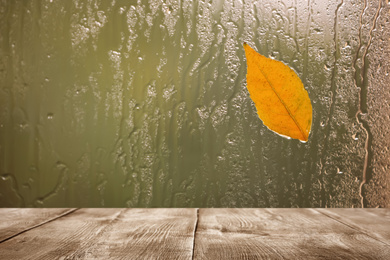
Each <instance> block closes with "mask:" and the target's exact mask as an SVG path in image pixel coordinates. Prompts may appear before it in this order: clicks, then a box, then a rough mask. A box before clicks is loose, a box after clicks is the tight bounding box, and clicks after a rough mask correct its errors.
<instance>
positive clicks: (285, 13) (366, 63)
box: [0, 0, 390, 207]
mask: <svg viewBox="0 0 390 260" xmlns="http://www.w3.org/2000/svg"><path fill="white" fill-rule="evenodd" d="M389 28H390V13H389V4H388V3H387V1H385V0H379V1H369V0H367V1H345V0H344V1H343V0H339V1H336V0H333V1H323V0H306V1H298V0H280V1H273V0H269V1H267V0H263V1H254V0H252V1H250V0H248V1H247V0H226V1H223V0H206V1H187V0H183V1H180V0H177V1H174V0H172V1H170V0H149V1H141V0H139V1H125V0H111V1H98V0H88V1H82V0H73V1H61V0H43V1H38V0H31V1H13V0H3V1H1V2H0V206H2V207H10V206H12V207H19V206H21V207H361V206H362V205H363V206H369V207H375V206H389V205H390V204H389V200H390V193H389V185H390V182H389V180H390V175H389V155H390V152H389V150H388V147H390V133H389V125H390V116H389V115H390V105H389V102H390V101H389V97H390V94H389V83H390V80H389V71H390V65H389V64H390V63H389V60H390V30H389ZM244 42H247V43H248V44H250V45H251V46H252V47H253V48H254V49H255V50H256V51H258V52H259V53H261V54H262V55H264V56H266V57H269V58H273V59H276V60H279V61H282V62H283V63H285V64H286V65H288V66H289V67H290V68H292V69H293V70H294V71H295V72H296V73H297V75H298V76H299V77H300V78H301V80H302V82H303V84H304V86H305V89H306V90H307V92H308V93H309V97H310V99H311V103H312V107H313V122H312V129H311V133H310V136H309V140H308V142H306V143H303V142H300V141H298V140H295V139H286V138H284V137H281V136H279V135H277V134H275V133H274V132H272V131H270V130H268V128H267V127H266V126H264V124H263V123H262V121H261V120H260V119H259V117H258V116H257V113H256V107H255V105H254V104H253V102H252V100H251V98H250V96H249V93H248V90H247V88H246V71H247V67H246V58H245V52H244V48H243V43H244Z"/></svg>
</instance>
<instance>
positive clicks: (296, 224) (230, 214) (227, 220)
mask: <svg viewBox="0 0 390 260" xmlns="http://www.w3.org/2000/svg"><path fill="white" fill-rule="evenodd" d="M387 224H389V223H387ZM194 251H195V252H194V256H195V259H388V257H389V255H390V247H389V246H388V244H387V243H385V242H383V241H379V240H377V239H374V238H373V237H372V236H370V235H368V234H367V233H366V232H365V231H362V230H361V229H356V228H351V227H349V226H347V225H345V224H342V223H340V222H339V221H336V220H335V219H333V218H330V217H328V216H326V215H324V214H322V213H320V212H318V211H316V210H314V209H200V211H199V223H198V229H197V232H196V239H195V250H194Z"/></svg>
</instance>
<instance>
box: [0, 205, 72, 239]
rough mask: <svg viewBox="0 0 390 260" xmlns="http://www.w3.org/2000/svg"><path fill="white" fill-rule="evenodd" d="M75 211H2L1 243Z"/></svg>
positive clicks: (0, 217) (0, 215)
mask: <svg viewBox="0 0 390 260" xmlns="http://www.w3.org/2000/svg"><path fill="white" fill-rule="evenodd" d="M74 210H75V209H29V208H23V209H17V208H2V209H0V219H1V221H0V243H1V242H2V241H5V240H7V239H9V238H11V237H13V236H15V235H17V234H19V233H22V232H24V231H26V230H29V229H31V228H34V227H36V226H39V225H41V224H44V223H46V222H48V221H51V220H54V219H56V218H58V217H60V216H62V215H65V214H69V213H71V212H73V211H74Z"/></svg>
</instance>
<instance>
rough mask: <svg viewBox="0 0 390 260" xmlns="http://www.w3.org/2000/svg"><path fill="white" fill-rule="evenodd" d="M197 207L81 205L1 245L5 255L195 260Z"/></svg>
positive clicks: (1, 250) (8, 256)
mask: <svg viewBox="0 0 390 260" xmlns="http://www.w3.org/2000/svg"><path fill="white" fill-rule="evenodd" d="M195 223H196V209H80V210H78V211H76V212H74V213H72V214H70V215H67V216H64V217H62V218H60V219H57V220H56V221H55V222H50V223H47V224H45V225H43V226H40V227H38V228H36V229H33V230H30V231H29V232H26V233H24V234H21V235H19V236H17V237H15V238H13V239H10V240H8V241H6V242H3V243H1V244H0V252H1V257H2V258H3V259H58V258H60V259H61V258H62V259H190V258H191V257H192V246H193V234H194V228H195Z"/></svg>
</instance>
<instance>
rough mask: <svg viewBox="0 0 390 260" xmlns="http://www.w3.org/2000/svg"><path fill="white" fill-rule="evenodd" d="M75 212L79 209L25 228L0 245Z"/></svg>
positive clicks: (5, 239)
mask: <svg viewBox="0 0 390 260" xmlns="http://www.w3.org/2000/svg"><path fill="white" fill-rule="evenodd" d="M76 210H79V208H73V209H70V210H68V211H66V212H64V213H61V214H60V215H58V216H55V217H52V218H50V219H47V220H45V221H43V222H41V223H38V224H36V225H33V226H31V227H28V228H26V229H24V230H22V231H19V232H18V233H16V234H13V235H11V236H9V237H6V238H4V239H2V240H0V244H1V243H3V242H6V241H8V240H10V239H12V238H15V237H17V236H19V235H21V234H23V233H26V232H27V231H30V230H32V229H35V228H37V227H40V226H43V225H45V224H47V223H50V222H53V221H54V220H57V219H59V218H62V217H64V216H67V215H69V214H71V213H73V212H75V211H76Z"/></svg>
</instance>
